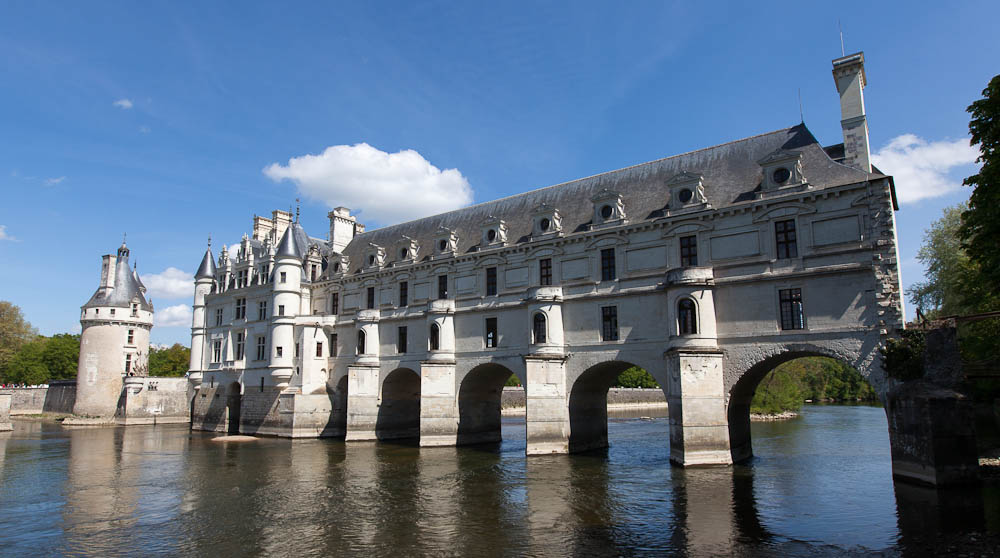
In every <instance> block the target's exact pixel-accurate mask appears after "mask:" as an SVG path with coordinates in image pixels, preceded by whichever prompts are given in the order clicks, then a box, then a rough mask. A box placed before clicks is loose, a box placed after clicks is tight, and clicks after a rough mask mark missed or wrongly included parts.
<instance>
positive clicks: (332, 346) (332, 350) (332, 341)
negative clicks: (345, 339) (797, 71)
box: [330, 333, 337, 357]
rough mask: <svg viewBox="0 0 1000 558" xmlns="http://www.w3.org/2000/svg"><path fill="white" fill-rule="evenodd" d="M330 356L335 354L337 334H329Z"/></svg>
mask: <svg viewBox="0 0 1000 558" xmlns="http://www.w3.org/2000/svg"><path fill="white" fill-rule="evenodd" d="M330 356H332V357H334V356H337V334H336V333H331V334H330Z"/></svg>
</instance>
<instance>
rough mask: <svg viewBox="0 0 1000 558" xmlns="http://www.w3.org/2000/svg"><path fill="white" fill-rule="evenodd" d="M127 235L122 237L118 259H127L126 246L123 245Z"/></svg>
mask: <svg viewBox="0 0 1000 558" xmlns="http://www.w3.org/2000/svg"><path fill="white" fill-rule="evenodd" d="M126 236H128V233H125V234H123V235H122V245H121V246H119V247H118V259H119V260H122V259H126V260H127V259H128V246H126V245H125V237H126Z"/></svg>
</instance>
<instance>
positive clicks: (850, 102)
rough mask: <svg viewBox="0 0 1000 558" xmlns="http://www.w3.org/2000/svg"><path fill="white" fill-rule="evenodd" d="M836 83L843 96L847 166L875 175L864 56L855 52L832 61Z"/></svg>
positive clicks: (841, 112)
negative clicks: (866, 113)
mask: <svg viewBox="0 0 1000 558" xmlns="http://www.w3.org/2000/svg"><path fill="white" fill-rule="evenodd" d="M833 79H834V81H836V82H837V92H838V93H840V126H841V128H843V130H844V164H845V165H848V166H851V167H854V168H858V169H861V170H863V171H865V172H871V171H872V163H871V150H870V149H869V147H868V120H867V119H866V118H865V92H864V90H865V85H867V80H866V79H865V53H864V52H856V53H854V54H849V55H847V56H844V57H841V58H837V59H836V60H834V61H833Z"/></svg>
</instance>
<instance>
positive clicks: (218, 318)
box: [215, 308, 222, 326]
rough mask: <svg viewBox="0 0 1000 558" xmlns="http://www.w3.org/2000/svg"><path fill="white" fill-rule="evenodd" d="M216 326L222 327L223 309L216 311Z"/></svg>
mask: <svg viewBox="0 0 1000 558" xmlns="http://www.w3.org/2000/svg"><path fill="white" fill-rule="evenodd" d="M215 325H216V326H220V325H222V308H216V309H215Z"/></svg>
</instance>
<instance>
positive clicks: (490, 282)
mask: <svg viewBox="0 0 1000 558" xmlns="http://www.w3.org/2000/svg"><path fill="white" fill-rule="evenodd" d="M496 294H497V268H495V267H487V268H486V296H496Z"/></svg>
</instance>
